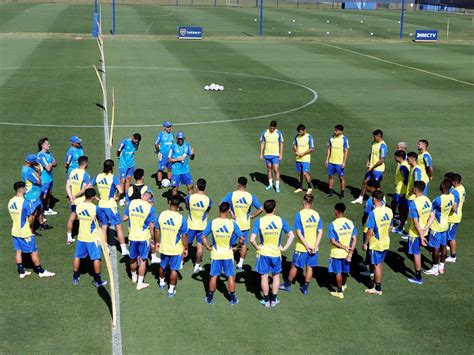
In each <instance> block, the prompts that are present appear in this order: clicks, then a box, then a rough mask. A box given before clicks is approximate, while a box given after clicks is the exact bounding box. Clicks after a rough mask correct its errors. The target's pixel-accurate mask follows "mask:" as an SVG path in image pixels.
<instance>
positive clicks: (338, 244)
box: [328, 202, 357, 299]
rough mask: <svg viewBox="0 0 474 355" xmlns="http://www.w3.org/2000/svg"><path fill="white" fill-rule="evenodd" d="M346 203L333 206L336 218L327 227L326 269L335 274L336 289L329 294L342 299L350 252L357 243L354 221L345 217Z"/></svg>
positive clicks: (349, 262)
mask: <svg viewBox="0 0 474 355" xmlns="http://www.w3.org/2000/svg"><path fill="white" fill-rule="evenodd" d="M345 212H346V205H344V204H343V203H342V202H339V203H336V206H334V214H335V215H336V219H335V220H334V221H333V222H332V223H331V224H330V225H329V227H328V239H329V242H330V243H331V253H330V257H329V265H328V271H329V272H330V273H332V274H335V275H336V285H337V291H336V292H331V296H334V297H337V298H340V299H343V298H344V294H343V292H344V291H345V289H346V288H347V285H346V282H347V277H348V276H349V272H350V266H351V260H352V254H353V253H354V249H355V247H356V245H357V228H356V226H355V225H354V223H353V222H352V221H351V220H350V219H348V218H346V217H345V215H344V214H345Z"/></svg>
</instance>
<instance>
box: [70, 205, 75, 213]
mask: <svg viewBox="0 0 474 355" xmlns="http://www.w3.org/2000/svg"><path fill="white" fill-rule="evenodd" d="M69 207H70V208H71V212H72V213H76V205H70V206H69Z"/></svg>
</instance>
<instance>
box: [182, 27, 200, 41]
mask: <svg viewBox="0 0 474 355" xmlns="http://www.w3.org/2000/svg"><path fill="white" fill-rule="evenodd" d="M178 39H202V27H179V28H178Z"/></svg>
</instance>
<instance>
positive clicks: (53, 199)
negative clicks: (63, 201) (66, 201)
mask: <svg viewBox="0 0 474 355" xmlns="http://www.w3.org/2000/svg"><path fill="white" fill-rule="evenodd" d="M58 202H59V199H57V198H56V196H53V195H51V197H50V198H49V207H50V208H51V209H53V208H54V206H56V204H57V203H58Z"/></svg>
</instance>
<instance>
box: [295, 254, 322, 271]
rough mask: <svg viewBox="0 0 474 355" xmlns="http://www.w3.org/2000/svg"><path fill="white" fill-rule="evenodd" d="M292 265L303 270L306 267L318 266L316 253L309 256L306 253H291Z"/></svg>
mask: <svg viewBox="0 0 474 355" xmlns="http://www.w3.org/2000/svg"><path fill="white" fill-rule="evenodd" d="M292 265H293V266H296V267H299V268H300V269H304V268H305V267H306V266H311V267H316V266H318V253H314V254H310V253H308V252H301V251H295V252H293V260H292Z"/></svg>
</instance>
